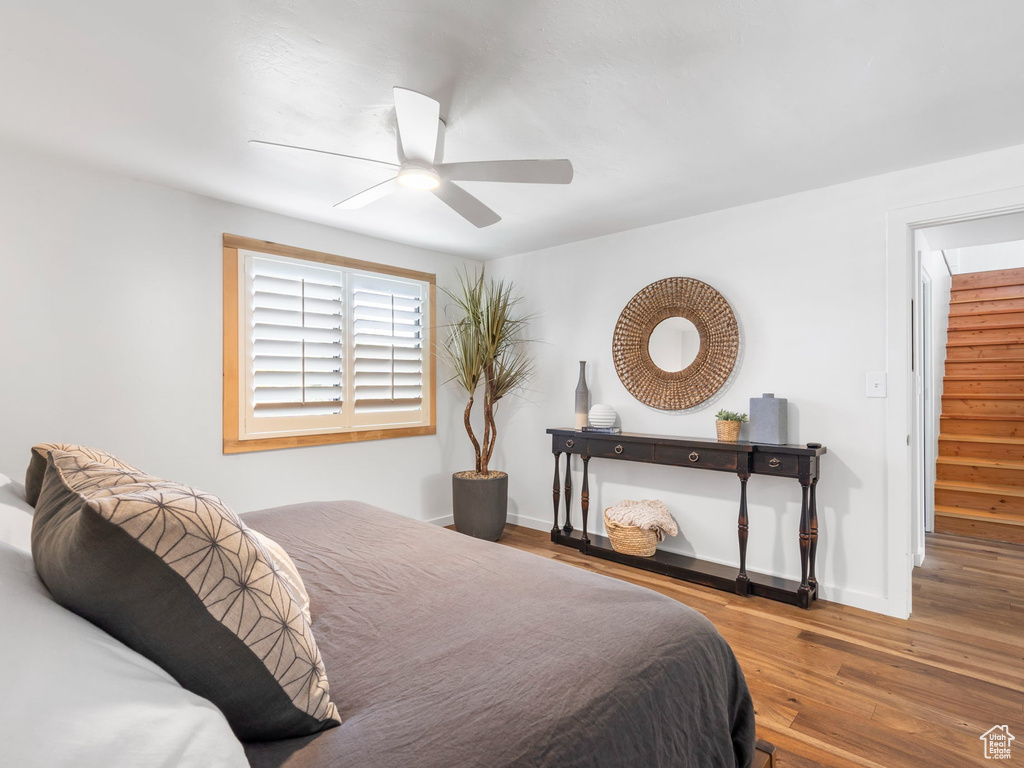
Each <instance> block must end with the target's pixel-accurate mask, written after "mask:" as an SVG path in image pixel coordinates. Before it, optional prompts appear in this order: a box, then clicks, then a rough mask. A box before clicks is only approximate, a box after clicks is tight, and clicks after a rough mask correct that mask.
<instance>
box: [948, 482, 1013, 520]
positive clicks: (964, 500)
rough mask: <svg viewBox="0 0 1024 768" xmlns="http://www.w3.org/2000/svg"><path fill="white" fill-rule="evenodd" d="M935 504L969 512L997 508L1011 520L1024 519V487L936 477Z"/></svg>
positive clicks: (988, 510)
mask: <svg viewBox="0 0 1024 768" xmlns="http://www.w3.org/2000/svg"><path fill="white" fill-rule="evenodd" d="M935 504H936V505H937V506H942V507H955V508H956V509H961V510H965V511H968V512H970V511H978V510H982V511H986V512H993V513H997V514H998V515H1000V516H1002V517H1005V518H1006V519H1008V520H1024V487H1016V488H1014V487H1010V486H1005V485H983V484H981V483H970V482H954V481H951V480H936V481H935Z"/></svg>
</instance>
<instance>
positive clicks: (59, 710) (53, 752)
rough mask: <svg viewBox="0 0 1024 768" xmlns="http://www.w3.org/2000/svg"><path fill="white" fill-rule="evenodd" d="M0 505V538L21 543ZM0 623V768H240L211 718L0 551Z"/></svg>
mask: <svg viewBox="0 0 1024 768" xmlns="http://www.w3.org/2000/svg"><path fill="white" fill-rule="evenodd" d="M0 477H3V476H0ZM3 480H7V478H3ZM0 483H2V481H0ZM12 487H13V486H12V484H11V483H10V482H9V481H8V482H7V485H2V484H0V493H3V492H4V491H5V490H11V488H12ZM12 492H13V491H12ZM0 504H3V505H4V508H3V509H0V517H2V520H3V523H2V525H3V528H2V529H0V534H2V537H3V538H5V539H6V538H7V537H8V536H9V535H11V534H12V533H13V534H14V538H15V539H19V537H23V535H24V531H23V530H22V528H21V526H20V521H19V520H18V519H17V518H14V517H13V515H14V514H15V511H14V510H15V509H16V508H15V507H13V506H12V505H10V504H9V503H8V501H7V500H6V499H4V500H3V501H0ZM22 504H24V501H22ZM8 506H11V509H7V507H8ZM18 512H19V514H25V513H24V510H19V511H18ZM26 516H27V517H28V520H29V525H31V516H28V515H26ZM15 544H17V541H16V542H15ZM25 546H27V543H26V545H25ZM0 616H2V617H3V619H2V622H0V627H2V629H0V692H2V695H0V765H3V766H19V767H23V768H32V767H33V766H39V767H40V768H44V767H45V768H111V766H119V767H120V766H125V767H131V768H134V767H136V766H137V767H138V768H172V767H173V768H236V767H237V768H243V767H246V768H247V766H248V762H247V761H246V759H245V755H244V753H243V750H242V745H241V743H240V742H239V741H238V740H237V739H236V738H235V736H234V734H233V733H232V731H231V729H230V727H229V726H228V723H227V720H225V719H224V716H223V715H222V714H221V712H220V710H218V709H217V708H216V707H215V706H213V704H211V703H210V702H208V701H206V700H205V699H202V698H200V697H198V696H196V695H194V694H192V693H190V692H189V691H187V690H185V689H184V688H182V687H181V686H180V685H179V684H178V683H177V682H176V681H175V680H174V679H173V678H171V676H170V675H168V674H167V673H166V672H164V671H163V670H162V669H160V667H158V666H157V665H155V664H153V663H152V662H150V661H149V660H148V659H146V658H144V657H143V656H141V655H139V654H138V653H136V652H135V651H132V650H131V649H129V648H128V647H126V646H124V645H122V644H121V643H120V642H118V641H117V640H115V639H114V638H112V637H111V636H110V635H108V634H107V633H105V632H103V631H102V630H101V629H99V628H98V627H95V626H93V625H92V624H91V623H89V622H88V621H86V620H85V619H82V618H80V617H79V616H76V615H75V614H73V613H71V612H70V611H68V610H66V609H65V608H63V607H61V606H60V605H58V604H57V603H56V602H54V600H53V598H52V597H50V594H49V593H48V592H47V590H46V588H45V587H44V586H43V584H42V582H40V581H39V578H38V576H36V572H35V567H34V566H33V564H32V558H31V555H29V554H28V553H27V552H26V551H23V550H22V549H19V548H17V547H16V546H10V545H8V544H5V543H2V542H0Z"/></svg>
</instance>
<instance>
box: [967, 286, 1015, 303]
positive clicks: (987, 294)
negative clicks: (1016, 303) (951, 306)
mask: <svg viewBox="0 0 1024 768" xmlns="http://www.w3.org/2000/svg"><path fill="white" fill-rule="evenodd" d="M1022 294H1024V290H1022V289H1021V286H1019V285H996V286H992V287H990V288H959V289H953V290H951V291H950V300H951V301H956V302H965V301H984V300H986V299H1014V298H1017V297H1018V296H1021V295H1022Z"/></svg>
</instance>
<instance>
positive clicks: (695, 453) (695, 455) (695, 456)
mask: <svg viewBox="0 0 1024 768" xmlns="http://www.w3.org/2000/svg"><path fill="white" fill-rule="evenodd" d="M699 458H700V454H699V453H697V452H696V451H694V452H693V453H691V454H690V461H697V459H699Z"/></svg>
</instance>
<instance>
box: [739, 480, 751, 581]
mask: <svg viewBox="0 0 1024 768" xmlns="http://www.w3.org/2000/svg"><path fill="white" fill-rule="evenodd" d="M749 479H750V475H749V474H740V516H739V523H738V525H737V529H738V531H739V540H740V572H739V575H738V576H737V577H736V594H737V595H746V594H749V592H750V578H749V577H748V576H747V537H748V535H749V525H748V519H747V480H749Z"/></svg>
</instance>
